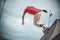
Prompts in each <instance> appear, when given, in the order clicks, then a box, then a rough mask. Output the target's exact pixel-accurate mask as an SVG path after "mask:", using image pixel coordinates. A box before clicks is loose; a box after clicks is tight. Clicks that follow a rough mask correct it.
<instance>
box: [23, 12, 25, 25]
mask: <svg viewBox="0 0 60 40" xmlns="http://www.w3.org/2000/svg"><path fill="white" fill-rule="evenodd" d="M24 16H25V13H23V16H22V25H24Z"/></svg>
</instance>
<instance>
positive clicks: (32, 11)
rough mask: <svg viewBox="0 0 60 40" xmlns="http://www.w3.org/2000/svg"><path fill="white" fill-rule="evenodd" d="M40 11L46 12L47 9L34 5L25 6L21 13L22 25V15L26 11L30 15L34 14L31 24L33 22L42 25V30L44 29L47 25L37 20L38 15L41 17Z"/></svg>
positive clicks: (38, 25)
mask: <svg viewBox="0 0 60 40" xmlns="http://www.w3.org/2000/svg"><path fill="white" fill-rule="evenodd" d="M41 12H45V13H48V12H47V10H44V9H43V10H42V9H38V8H36V7H34V6H27V7H26V8H25V9H24V13H23V16H22V25H24V16H25V14H26V13H28V14H31V15H33V16H34V19H33V20H34V22H33V24H34V25H35V26H37V27H43V29H44V31H45V30H46V29H47V27H48V26H47V25H45V24H42V23H40V22H39V20H40V17H41ZM44 31H43V32H44Z"/></svg>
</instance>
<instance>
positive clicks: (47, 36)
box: [41, 20, 60, 40]
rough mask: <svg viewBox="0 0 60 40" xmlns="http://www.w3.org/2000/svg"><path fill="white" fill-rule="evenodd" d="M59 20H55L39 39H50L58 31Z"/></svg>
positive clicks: (59, 27) (59, 26)
mask: <svg viewBox="0 0 60 40" xmlns="http://www.w3.org/2000/svg"><path fill="white" fill-rule="evenodd" d="M59 29H60V20H56V21H55V22H54V23H53V25H52V26H51V28H50V29H49V31H47V32H46V33H45V35H44V36H43V37H42V38H41V40H52V39H53V38H54V37H55V36H56V35H58V34H59V33H60V30H59Z"/></svg>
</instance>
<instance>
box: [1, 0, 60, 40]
mask: <svg viewBox="0 0 60 40" xmlns="http://www.w3.org/2000/svg"><path fill="white" fill-rule="evenodd" d="M26 6H34V7H36V8H39V9H46V10H48V14H44V13H42V15H41V18H40V22H42V23H45V24H46V25H48V22H49V14H50V13H52V14H53V15H52V16H51V18H50V25H52V24H53V22H54V21H55V20H56V19H60V16H59V4H58V1H57V0H7V1H6V3H5V5H4V10H3V13H2V18H1V24H2V27H1V30H2V31H1V32H2V36H3V37H4V38H7V39H11V40H40V38H41V37H42V36H43V35H44V33H43V31H42V30H43V28H41V27H36V26H35V25H33V18H34V16H33V15H30V14H26V15H25V24H24V25H22V24H21V22H22V15H23V12H24V8H26ZM50 10H51V12H50Z"/></svg>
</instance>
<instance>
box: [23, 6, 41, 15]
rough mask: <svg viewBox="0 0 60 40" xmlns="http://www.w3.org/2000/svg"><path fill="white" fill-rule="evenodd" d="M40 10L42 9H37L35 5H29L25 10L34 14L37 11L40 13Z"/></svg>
mask: <svg viewBox="0 0 60 40" xmlns="http://www.w3.org/2000/svg"><path fill="white" fill-rule="evenodd" d="M38 12H41V10H40V9H37V8H35V7H33V6H28V7H27V8H26V9H25V10H24V13H29V14H32V15H34V14H36V13H38Z"/></svg>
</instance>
